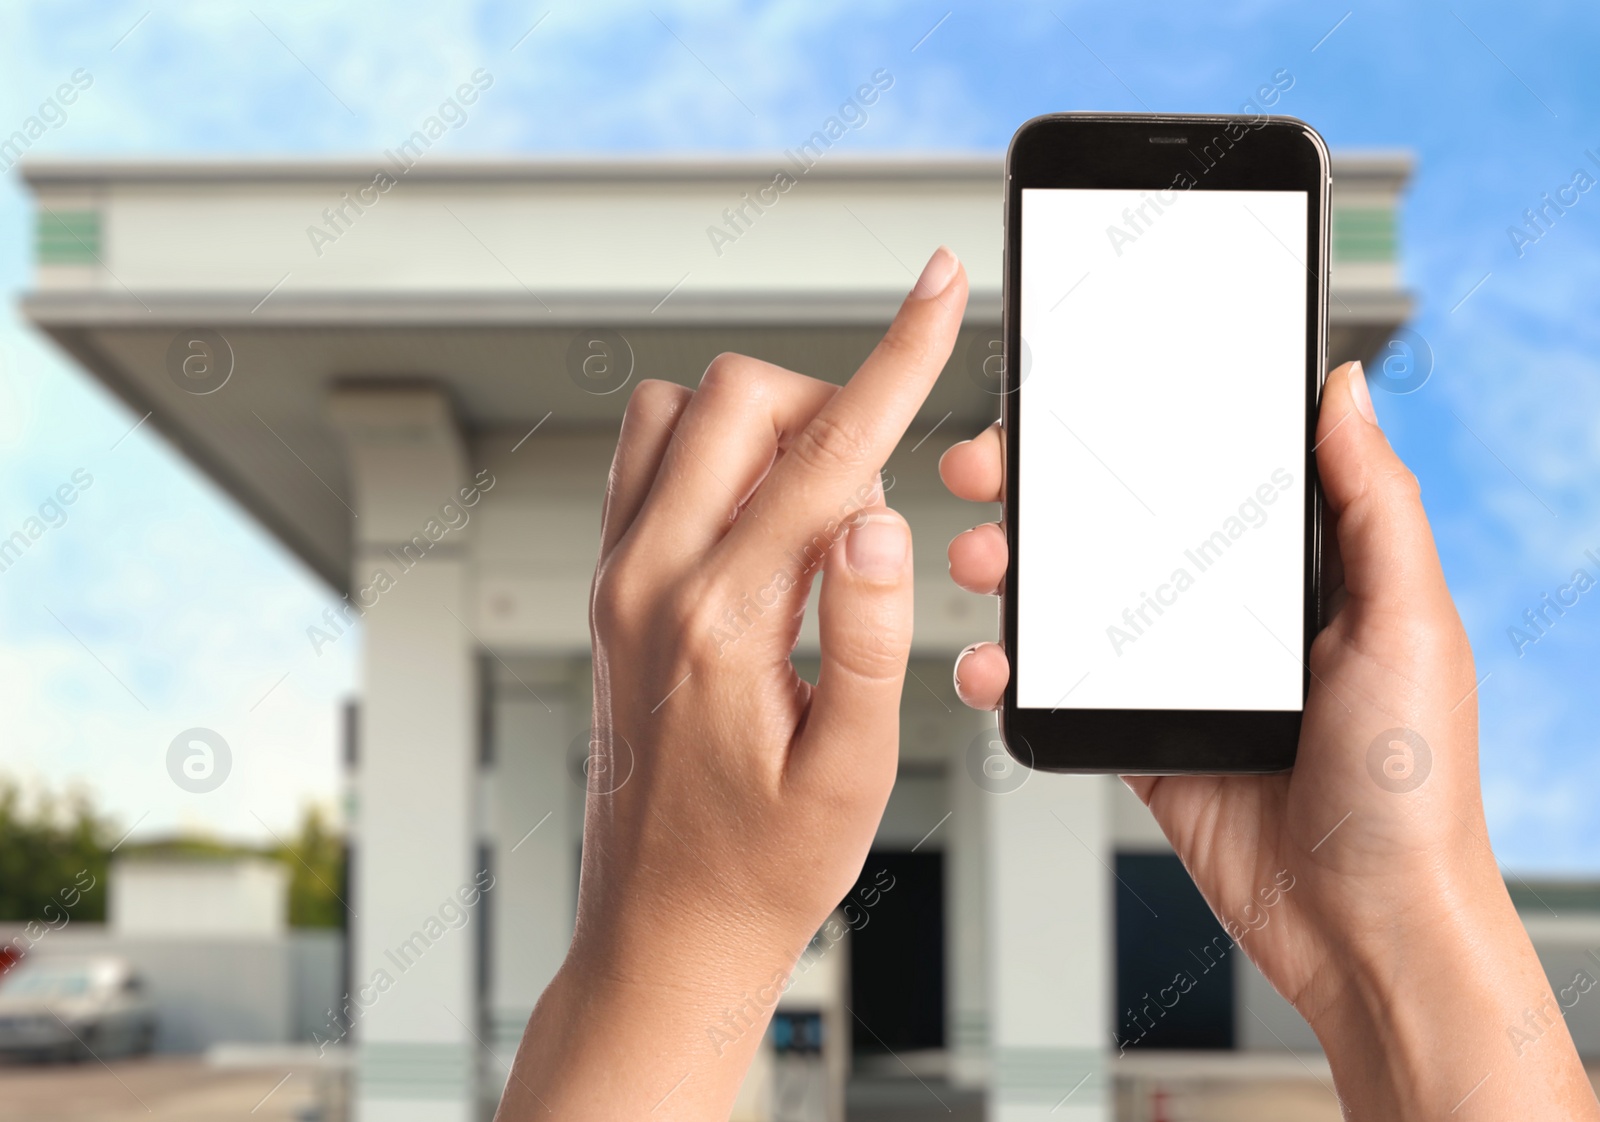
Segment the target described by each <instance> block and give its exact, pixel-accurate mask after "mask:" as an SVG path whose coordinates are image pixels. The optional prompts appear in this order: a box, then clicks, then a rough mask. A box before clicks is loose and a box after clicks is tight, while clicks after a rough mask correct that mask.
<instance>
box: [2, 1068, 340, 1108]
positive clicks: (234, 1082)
mask: <svg viewBox="0 0 1600 1122" xmlns="http://www.w3.org/2000/svg"><path fill="white" fill-rule="evenodd" d="M319 1074H320V1073H318V1072H317V1071H315V1070H314V1069H309V1068H306V1069H302V1070H294V1071H288V1070H281V1069H280V1070H275V1071H260V1070H256V1071H250V1070H244V1071H239V1070H219V1069H217V1068H214V1067H208V1066H207V1065H205V1064H204V1063H202V1062H201V1061H200V1060H198V1059H195V1058H193V1057H182V1058H168V1057H156V1058H152V1059H136V1060H111V1061H109V1063H107V1064H100V1063H96V1062H95V1061H93V1060H89V1061H87V1062H85V1063H76V1064H43V1065H21V1064H3V1065H0V1122H133V1120H134V1119H139V1120H141V1122H216V1120H217V1119H226V1118H250V1119H253V1120H255V1122H299V1120H300V1119H302V1118H303V1117H307V1116H303V1115H301V1114H300V1113H299V1112H300V1111H302V1110H304V1109H305V1108H307V1107H312V1106H314V1104H315V1102H316V1087H315V1082H316V1079H317V1077H318V1075H319ZM285 1075H288V1077H289V1078H288V1079H287V1080H286V1081H285V1080H284V1076H285ZM275 1085H276V1090H274V1086H275ZM263 1099H265V1101H264V1102H263V1101H262V1100H263ZM258 1105H259V1109H256V1111H255V1114H254V1115H252V1114H251V1113H250V1112H251V1110H252V1109H253V1108H257V1107H258Z"/></svg>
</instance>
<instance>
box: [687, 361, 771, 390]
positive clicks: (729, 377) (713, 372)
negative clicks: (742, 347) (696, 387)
mask: <svg viewBox="0 0 1600 1122" xmlns="http://www.w3.org/2000/svg"><path fill="white" fill-rule="evenodd" d="M759 381H760V370H759V368H758V367H757V365H756V364H755V363H754V362H753V361H751V359H749V358H748V357H746V356H745V355H741V354H735V353H733V352H732V351H723V352H722V353H721V354H719V355H718V356H717V357H716V358H714V359H712V360H711V362H710V363H709V364H708V365H707V366H706V372H705V373H704V374H702V375H701V376H700V390H701V392H704V393H711V394H715V395H719V396H720V395H722V394H731V395H734V396H738V397H743V396H745V395H746V394H748V393H750V392H751V391H752V388H753V386H754V384H755V383H757V382H759Z"/></svg>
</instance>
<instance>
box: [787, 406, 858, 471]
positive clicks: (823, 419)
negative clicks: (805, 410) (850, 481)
mask: <svg viewBox="0 0 1600 1122" xmlns="http://www.w3.org/2000/svg"><path fill="white" fill-rule="evenodd" d="M871 447H872V443H871V441H870V440H868V438H867V434H866V433H864V432H863V431H862V430H861V428H860V426H859V425H858V424H856V423H855V422H852V421H846V420H841V419H840V418H838V417H835V416H830V415H829V414H828V413H826V412H823V413H819V414H817V415H816V416H815V417H813V418H812V420H811V423H810V424H809V425H807V426H806V427H805V430H804V431H803V432H801V434H800V436H799V437H798V438H797V439H796V440H795V442H794V445H793V446H792V447H791V448H790V449H789V454H790V455H792V456H794V457H796V458H797V459H799V461H800V462H801V464H803V465H804V466H805V467H808V468H810V469H812V470H813V471H818V472H825V473H830V474H831V473H833V472H836V471H838V470H840V469H843V468H854V467H857V466H859V465H861V464H863V463H865V462H866V460H867V458H868V454H869V452H870V450H871Z"/></svg>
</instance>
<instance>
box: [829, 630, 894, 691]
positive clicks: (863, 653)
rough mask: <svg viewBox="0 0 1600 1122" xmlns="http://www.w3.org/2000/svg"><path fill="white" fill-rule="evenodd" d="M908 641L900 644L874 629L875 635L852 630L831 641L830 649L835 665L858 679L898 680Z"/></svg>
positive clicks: (880, 681) (873, 680) (875, 681)
mask: <svg viewBox="0 0 1600 1122" xmlns="http://www.w3.org/2000/svg"><path fill="white" fill-rule="evenodd" d="M908 653H909V644H905V645H903V644H901V643H900V642H899V641H898V639H897V638H896V637H893V636H890V635H887V634H885V633H884V632H882V631H879V632H878V636H877V637H874V636H871V635H864V634H853V635H851V636H850V637H849V638H847V639H845V640H843V641H842V642H839V643H836V644H835V649H834V650H833V652H832V655H833V659H834V661H835V662H836V663H837V664H838V665H839V667H840V668H841V669H842V670H844V671H845V672H847V673H848V674H850V675H851V676H852V677H854V678H858V679H860V680H862V681H866V682H873V683H883V682H895V681H899V680H900V679H901V677H903V676H904V674H905V672H906V656H907V654H908Z"/></svg>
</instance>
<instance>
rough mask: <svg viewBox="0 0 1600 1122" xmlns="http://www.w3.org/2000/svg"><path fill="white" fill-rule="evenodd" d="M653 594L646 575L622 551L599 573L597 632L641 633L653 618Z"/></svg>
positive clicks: (596, 584) (595, 607) (595, 605)
mask: <svg viewBox="0 0 1600 1122" xmlns="http://www.w3.org/2000/svg"><path fill="white" fill-rule="evenodd" d="M650 599H651V591H650V587H649V585H648V583H647V580H646V574H645V571H644V570H643V569H642V568H641V567H640V566H639V565H637V564H635V563H633V561H632V560H631V558H630V557H629V555H628V554H627V553H625V552H621V551H619V552H618V553H616V554H613V555H612V557H611V558H610V559H608V560H607V561H605V562H604V563H602V565H601V566H600V568H599V570H598V571H597V572H596V573H595V579H594V599H593V607H592V614H593V617H594V621H593V622H594V626H595V629H596V630H597V631H600V632H602V633H604V634H608V635H621V634H627V633H630V632H632V631H634V630H637V629H638V627H639V626H640V625H641V623H642V622H643V621H644V620H645V619H646V618H647V617H648V616H649V611H650Z"/></svg>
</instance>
